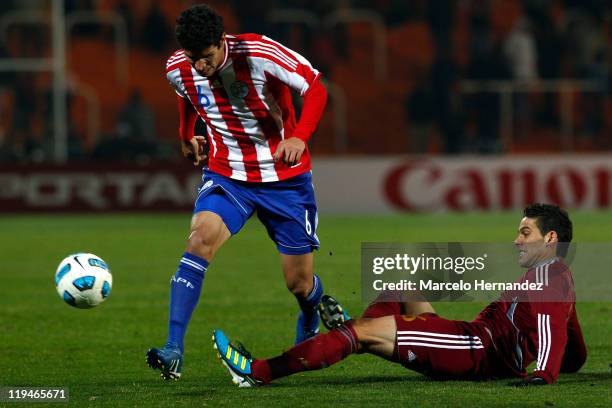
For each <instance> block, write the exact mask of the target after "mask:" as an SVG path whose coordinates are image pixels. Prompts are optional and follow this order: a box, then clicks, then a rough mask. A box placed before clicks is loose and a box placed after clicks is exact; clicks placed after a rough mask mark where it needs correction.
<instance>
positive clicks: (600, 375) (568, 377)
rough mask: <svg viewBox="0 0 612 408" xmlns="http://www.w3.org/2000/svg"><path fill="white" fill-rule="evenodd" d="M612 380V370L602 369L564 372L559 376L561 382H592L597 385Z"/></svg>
mask: <svg viewBox="0 0 612 408" xmlns="http://www.w3.org/2000/svg"><path fill="white" fill-rule="evenodd" d="M606 380H607V381H610V380H612V372H610V371H608V372H605V371H602V372H597V373H580V372H578V373H575V374H562V375H561V377H560V378H559V384H561V385H563V384H576V383H582V384H586V383H592V384H593V385H597V383H598V382H601V381H606Z"/></svg>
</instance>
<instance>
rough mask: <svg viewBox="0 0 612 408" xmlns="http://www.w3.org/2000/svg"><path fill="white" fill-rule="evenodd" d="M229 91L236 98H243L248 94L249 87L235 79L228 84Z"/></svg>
mask: <svg viewBox="0 0 612 408" xmlns="http://www.w3.org/2000/svg"><path fill="white" fill-rule="evenodd" d="M230 92H231V93H232V95H234V96H235V97H236V98H244V97H245V96H247V95H248V94H249V87H248V86H247V84H245V83H244V82H242V81H236V82H234V83H232V84H231V85H230Z"/></svg>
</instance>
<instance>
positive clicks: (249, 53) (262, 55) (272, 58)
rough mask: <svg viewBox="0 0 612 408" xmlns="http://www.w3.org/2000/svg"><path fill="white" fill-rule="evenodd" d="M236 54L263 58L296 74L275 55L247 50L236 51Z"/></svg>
mask: <svg viewBox="0 0 612 408" xmlns="http://www.w3.org/2000/svg"><path fill="white" fill-rule="evenodd" d="M235 53H236V54H244V55H247V56H250V57H259V58H263V59H266V60H269V61H272V62H273V63H274V64H276V65H278V66H280V67H281V68H283V69H284V70H285V71H288V72H295V69H293V68H292V67H290V66H289V65H287V64H285V63H284V62H283V61H281V60H279V59H277V58H276V57H275V56H274V55H272V54H270V53H267V52H265V51H246V50H245V51H242V50H236V51H235Z"/></svg>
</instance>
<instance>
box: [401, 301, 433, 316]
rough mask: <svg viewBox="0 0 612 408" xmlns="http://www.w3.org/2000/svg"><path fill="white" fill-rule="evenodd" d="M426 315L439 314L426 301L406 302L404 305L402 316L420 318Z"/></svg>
mask: <svg viewBox="0 0 612 408" xmlns="http://www.w3.org/2000/svg"><path fill="white" fill-rule="evenodd" d="M426 313H429V314H437V313H436V310H435V309H434V307H433V306H432V305H431V303H429V302H427V301H425V300H423V301H418V302H404V304H403V305H402V314H405V315H412V316H418V315H421V314H426Z"/></svg>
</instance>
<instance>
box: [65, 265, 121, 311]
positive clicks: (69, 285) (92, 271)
mask: <svg viewBox="0 0 612 408" xmlns="http://www.w3.org/2000/svg"><path fill="white" fill-rule="evenodd" d="M112 286H113V275H111V272H110V269H108V266H107V265H106V262H104V261H103V260H102V258H100V257H99V256H96V255H94V254H88V253H78V254H72V255H69V256H67V257H66V258H64V260H63V261H62V262H60V264H59V266H58V267H57V272H55V288H56V289H57V293H58V294H59V295H60V297H61V298H62V299H64V302H66V303H68V304H69V305H70V306H74V307H78V308H80V309H89V308H92V307H94V306H97V305H99V304H100V303H102V302H104V301H105V300H106V298H107V297H108V295H110V292H111V288H112Z"/></svg>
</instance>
